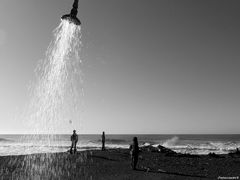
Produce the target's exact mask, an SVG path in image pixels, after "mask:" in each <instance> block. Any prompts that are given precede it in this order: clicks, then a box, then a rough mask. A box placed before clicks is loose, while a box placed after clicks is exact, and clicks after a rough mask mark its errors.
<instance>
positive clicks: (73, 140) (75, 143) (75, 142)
mask: <svg viewBox="0 0 240 180" xmlns="http://www.w3.org/2000/svg"><path fill="white" fill-rule="evenodd" d="M71 141H72V145H71V149H70V153H71V154H72V153H73V152H72V150H73V148H74V154H75V153H76V151H77V142H78V135H77V133H76V130H73V134H72V135H71Z"/></svg>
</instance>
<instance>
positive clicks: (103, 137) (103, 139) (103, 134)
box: [102, 131, 105, 151]
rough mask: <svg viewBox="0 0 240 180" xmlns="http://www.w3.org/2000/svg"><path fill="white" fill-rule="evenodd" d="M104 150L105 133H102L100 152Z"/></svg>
mask: <svg viewBox="0 0 240 180" xmlns="http://www.w3.org/2000/svg"><path fill="white" fill-rule="evenodd" d="M104 150H105V132H104V131H103V133H102V151H104Z"/></svg>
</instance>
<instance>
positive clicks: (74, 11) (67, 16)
mask: <svg viewBox="0 0 240 180" xmlns="http://www.w3.org/2000/svg"><path fill="white" fill-rule="evenodd" d="M77 13H78V0H74V3H73V7H72V10H71V12H70V14H65V15H63V16H62V17H61V19H62V20H67V21H69V22H70V23H74V24H75V25H77V26H80V25H81V21H80V20H79V19H78V18H77Z"/></svg>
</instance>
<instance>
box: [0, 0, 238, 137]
mask: <svg viewBox="0 0 240 180" xmlns="http://www.w3.org/2000/svg"><path fill="white" fill-rule="evenodd" d="M71 5H72V1H69V0H43V1H42V0H41V1H40V0H11V1H9V0H1V1H0V17H1V21H0V22H1V23H0V133H2V134H4V133H8V134H9V133H27V132H26V129H25V128H24V126H23V125H22V123H23V122H22V121H21V120H19V118H18V116H19V114H21V111H23V107H24V106H26V103H27V102H28V99H29V96H28V85H29V82H31V81H32V80H33V78H34V69H35V67H36V65H37V63H38V62H39V60H40V59H42V58H44V56H45V51H46V49H47V47H48V45H49V43H50V41H51V40H52V38H53V30H54V29H55V28H56V27H57V26H58V24H59V23H60V17H61V16H62V15H63V14H66V13H68V12H69V11H70V9H71ZM239 5H240V1H238V0H231V1H229V0H196V1H192V0H131V1H129V0H101V1H99V0H80V1H79V13H78V18H79V19H80V20H81V22H82V42H83V48H82V54H81V57H82V59H83V66H82V71H83V73H84V83H83V87H84V92H85V95H84V104H85V105H84V109H83V112H82V113H83V114H82V117H81V119H79V120H77V121H79V123H80V124H81V128H80V129H77V131H78V132H79V133H101V132H102V131H103V130H104V131H105V132H106V133H114V134H125V133H126V134H136V133H137V134H142V133H144V134H165V133H167V134H182V133H183V134H194V133H203V134H204V133H207V134H209V133H211V134H212V133H213V134H216V133H217V134H218V133H220V134H221V133H239V132H240V118H239V117H240V71H239V67H240V61H239V58H240V44H239V42H240V34H239V32H240V21H239V17H240V11H239ZM66 133H69V132H66ZM70 133H71V132H70Z"/></svg>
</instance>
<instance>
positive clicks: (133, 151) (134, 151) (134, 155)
mask: <svg viewBox="0 0 240 180" xmlns="http://www.w3.org/2000/svg"><path fill="white" fill-rule="evenodd" d="M130 155H131V167H132V169H136V166H137V162H138V155H139V147H138V140H137V137H134V138H133V144H131V145H130Z"/></svg>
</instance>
